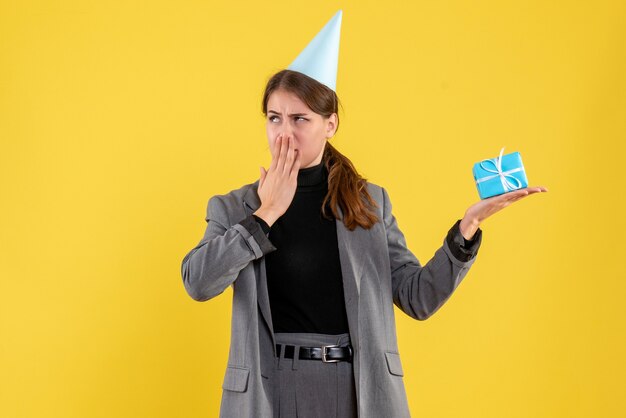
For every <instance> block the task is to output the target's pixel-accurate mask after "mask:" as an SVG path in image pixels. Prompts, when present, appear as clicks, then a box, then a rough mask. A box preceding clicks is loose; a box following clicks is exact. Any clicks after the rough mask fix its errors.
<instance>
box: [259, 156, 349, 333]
mask: <svg viewBox="0 0 626 418" xmlns="http://www.w3.org/2000/svg"><path fill="white" fill-rule="evenodd" d="M327 192H328V172H327V170H326V167H325V166H324V164H323V163H322V162H320V163H319V164H317V165H315V166H312V167H307V168H302V169H300V170H299V171H298V185H297V188H296V192H295V194H294V198H293V200H292V202H291V204H290V205H289V208H288V209H287V211H286V212H285V213H284V214H283V215H282V216H281V217H280V218H278V219H277V220H276V222H275V223H274V224H272V227H271V228H269V226H268V225H267V223H266V222H265V221H263V220H262V219H261V218H259V217H257V221H258V222H259V223H260V224H261V227H262V228H263V230H264V232H266V233H268V232H269V234H268V235H267V236H268V238H269V239H270V241H271V242H272V244H274V246H275V247H276V248H277V250H276V251H272V252H270V253H268V254H266V255H265V268H266V272H267V288H268V293H269V298H270V307H271V312H272V324H273V325H274V332H314V333H320V334H341V333H347V332H348V318H347V315H346V308H345V300H344V294H343V280H342V275H341V264H340V262H339V247H338V245H337V229H336V224H335V219H334V218H333V219H332V220H329V219H326V218H323V217H322V214H321V208H322V201H323V200H324V197H325V196H326V193H327ZM328 213H329V214H330V215H331V216H332V213H330V211H329V212H328ZM263 224H265V225H263Z"/></svg>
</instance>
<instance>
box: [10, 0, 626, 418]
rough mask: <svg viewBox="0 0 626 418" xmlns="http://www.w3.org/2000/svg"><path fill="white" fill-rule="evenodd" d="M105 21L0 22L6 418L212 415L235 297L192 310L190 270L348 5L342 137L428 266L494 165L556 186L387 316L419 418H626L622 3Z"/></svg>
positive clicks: (37, 15) (88, 10)
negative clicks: (226, 197)
mask: <svg viewBox="0 0 626 418" xmlns="http://www.w3.org/2000/svg"><path fill="white" fill-rule="evenodd" d="M99 3H102V4H100V5H98V4H96V2H78V1H62V0H61V1H55V2H32V1H22V2H14V1H2V2H1V3H0V196H1V204H0V416H2V417H6V418H21V417H63V418H74V417H75V418H84V417H107V418H109V417H120V418H121V417H133V418H138V417H151V418H153V417H186V418H191V417H209V416H217V410H218V407H219V399H220V395H221V388H220V386H221V382H222V378H223V373H224V370H225V366H226V360H227V357H226V356H227V353H228V343H229V332H230V329H229V326H230V317H231V313H230V307H231V297H232V291H231V289H229V290H227V291H226V292H225V293H224V294H222V295H221V296H220V297H218V298H215V299H213V300H211V301H209V302H206V303H198V302H195V301H193V300H192V299H191V298H190V297H189V296H188V295H187V294H186V293H185V290H184V288H183V285H182V279H181V276H180V263H181V260H182V258H183V256H184V255H185V254H186V253H187V251H189V250H190V249H191V248H193V247H194V246H195V245H196V244H197V242H198V241H199V240H200V238H201V236H202V234H203V232H204V227H205V222H204V216H205V208H206V203H207V200H208V198H209V197H210V196H212V195H214V194H217V193H226V192H228V191H230V190H232V189H235V188H238V187H240V186H241V185H243V184H246V183H250V182H253V181H255V180H256V179H257V178H258V175H259V166H261V165H263V166H264V167H268V166H269V163H270V154H269V151H268V147H267V142H266V138H265V128H264V120H263V117H262V115H261V112H260V101H261V93H262V90H263V87H264V82H265V81H266V80H267V78H268V77H269V76H270V75H271V74H272V73H273V72H274V71H277V70H279V69H281V68H283V67H286V66H287V65H288V64H289V63H290V62H291V60H292V59H293V58H295V56H296V55H297V54H298V53H299V52H300V51H301V50H302V49H303V48H304V46H305V45H306V44H307V43H308V41H309V40H310V39H311V38H312V37H313V36H314V35H315V34H316V33H317V32H318V31H319V30H320V29H321V27H322V26H323V24H325V22H327V21H328V19H330V18H331V17H332V16H333V14H334V13H335V12H336V11H337V10H338V9H340V8H341V9H343V11H344V15H343V26H342V39H341V49H340V61H339V73H338V78H337V90H338V93H339V96H340V99H341V100H342V102H343V106H344V110H343V111H342V112H341V113H340V117H341V127H340V130H339V133H338V135H337V136H336V137H335V138H334V139H333V140H332V141H333V142H334V144H335V146H337V147H338V148H339V149H340V150H341V151H342V152H343V153H344V154H345V155H347V156H348V157H349V158H351V160H352V161H353V162H354V164H355V165H356V167H357V168H358V169H359V170H360V172H361V173H362V174H363V175H364V176H365V177H366V178H368V179H369V180H370V181H372V182H374V183H377V184H380V185H383V186H384V187H386V188H387V190H388V191H389V193H390V196H391V198H392V199H393V204H394V212H395V214H396V216H397V218H398V222H399V225H400V227H401V229H402V230H403V231H404V232H405V234H406V237H407V241H408V243H409V246H410V248H411V249H412V250H413V252H414V253H415V254H416V256H417V257H418V258H419V259H420V261H422V262H423V263H426V262H427V261H428V260H429V259H430V257H432V255H433V253H434V251H435V250H436V249H437V248H438V247H439V246H440V245H441V244H442V243H443V238H444V236H445V234H446V232H447V230H448V228H449V227H450V226H452V224H453V223H454V221H455V220H456V219H458V218H460V217H462V216H463V213H464V211H465V209H466V208H467V207H469V206H470V205H471V204H472V203H474V202H476V201H478V199H479V197H478V193H477V191H476V188H475V186H474V183H473V178H472V174H471V168H472V165H473V164H474V163H475V162H476V161H479V160H481V159H483V158H493V157H495V156H497V155H498V153H499V151H500V148H501V147H503V146H504V147H506V148H505V152H506V153H508V152H513V151H519V152H520V153H521V154H522V158H523V161H524V164H525V167H526V170H527V173H528V178H529V180H530V183H531V185H532V186H537V185H543V186H547V187H548V188H549V190H550V191H549V192H548V193H544V194H536V195H532V196H529V197H527V198H526V199H523V200H521V201H519V202H517V203H515V204H514V205H512V206H510V207H508V208H506V209H504V210H503V211H502V212H499V213H497V214H496V215H494V216H493V217H492V218H489V219H487V220H486V221H485V222H484V223H483V224H482V225H481V228H482V229H483V231H484V232H483V234H484V235H483V244H482V247H481V249H480V252H479V255H478V259H477V261H476V263H475V264H474V266H473V267H472V269H471V270H470V272H469V274H468V276H467V277H466V278H465V280H464V281H463V283H462V284H461V285H460V287H459V288H458V289H457V291H456V292H455V293H454V295H453V296H452V298H451V299H450V300H449V301H448V303H446V304H445V305H444V306H443V307H442V308H441V310H440V311H438V312H437V313H436V314H435V315H434V316H433V317H432V318H430V319H429V320H428V321H424V322H417V321H414V320H412V319H411V318H409V317H408V316H405V315H404V314H402V313H401V311H399V310H397V309H396V318H397V324H398V340H399V344H400V353H401V355H402V360H403V365H404V368H405V372H406V373H405V384H406V388H407V392H408V396H409V402H410V407H411V411H412V414H413V415H414V416H416V417H429V418H433V417H494V418H495V417H498V418H500V417H617V416H621V414H622V413H623V411H624V408H625V407H626V403H625V402H624V396H623V391H624V384H623V376H624V374H625V373H626V367H625V365H624V360H623V358H624V355H625V354H626V352H625V351H626V350H625V346H624V335H625V331H626V330H625V328H626V327H625V326H624V319H625V309H624V296H625V295H624V290H625V289H626V281H625V280H626V277H624V276H625V275H624V268H623V264H622V263H623V258H624V255H623V251H624V244H623V243H624V236H625V235H624V233H625V232H626V230H625V228H624V213H625V207H624V206H625V204H624V198H623V196H624V193H623V190H622V189H623V186H624V184H625V180H626V178H625V176H624V171H623V169H622V161H624V159H625V158H626V157H625V154H624V151H625V150H626V147H625V146H624V142H625V139H626V138H625V133H626V81H625V78H624V75H625V74H626V58H625V56H626V55H625V54H626V46H625V45H626V44H625V42H624V39H626V26H625V25H624V21H625V18H626V4H625V3H624V2H623V1H621V0H615V1H608V0H605V1H595V2H572V1H553V2H549V1H548V2H547V1H544V0H532V1H519V2H502V1H495V0H494V1H449V2H431V1H428V2H426V1H424V2H408V1H407V2H393V1H385V2H366V1H362V0H361V1H345V2H333V1H327V2H320V1H316V2H305V3H294V2H292V1H272V2H250V3H249V4H244V3H241V2H233V3H230V4H229V5H226V2H219V3H218V2H215V4H213V3H211V2H206V1H204V2H200V1H186V2H163V1H160V2H158V1H150V2H137V1H128V0H125V1H107V2H99ZM585 3H586V4H585Z"/></svg>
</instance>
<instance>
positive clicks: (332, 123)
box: [326, 113, 337, 138]
mask: <svg viewBox="0 0 626 418" xmlns="http://www.w3.org/2000/svg"><path fill="white" fill-rule="evenodd" d="M335 132H337V114H336V113H333V114H332V115H330V116H329V117H328V118H327V120H326V138H332V137H333V136H334V135H335Z"/></svg>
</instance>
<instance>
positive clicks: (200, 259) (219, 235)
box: [181, 196, 276, 302]
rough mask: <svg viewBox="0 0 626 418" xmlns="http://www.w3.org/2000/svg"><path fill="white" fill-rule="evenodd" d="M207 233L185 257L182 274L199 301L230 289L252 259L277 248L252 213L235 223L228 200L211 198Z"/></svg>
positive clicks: (216, 197)
mask: <svg viewBox="0 0 626 418" xmlns="http://www.w3.org/2000/svg"><path fill="white" fill-rule="evenodd" d="M205 221H206V222H207V226H206V230H205V232H204V237H203V238H202V239H201V240H200V242H199V243H198V245H196V246H195V247H194V248H193V249H192V250H191V251H189V252H188V253H187V255H185V257H184V258H183V262H182V266H181V274H182V278H183V284H184V286H185V290H186V291H187V293H188V294H189V295H190V296H191V298H192V299H194V300H197V301H199V302H203V301H206V300H209V299H211V298H213V297H215V296H217V295H219V294H221V293H222V292H224V290H226V288H227V287H228V286H230V285H231V284H232V283H233V282H234V281H235V279H236V278H237V276H238V275H239V272H240V271H241V270H242V269H243V268H244V267H246V266H247V265H248V264H249V263H250V262H251V261H253V260H256V259H258V258H261V257H263V256H264V255H265V254H267V253H269V252H272V251H274V250H276V247H275V246H274V245H273V244H272V242H271V241H270V240H269V238H268V236H267V234H265V233H264V231H263V229H262V228H261V225H260V224H259V222H257V220H256V219H255V218H254V215H249V216H247V217H246V218H244V219H242V220H240V221H239V222H238V223H236V224H233V225H231V226H228V225H229V222H228V214H227V212H226V209H225V206H224V203H223V202H222V200H221V199H220V198H219V197H218V196H213V197H211V198H210V199H209V202H208V205H207V214H206V217H205Z"/></svg>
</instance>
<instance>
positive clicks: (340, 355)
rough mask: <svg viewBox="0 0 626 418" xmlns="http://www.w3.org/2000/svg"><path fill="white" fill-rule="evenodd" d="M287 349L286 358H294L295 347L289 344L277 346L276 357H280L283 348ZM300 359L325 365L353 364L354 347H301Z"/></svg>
mask: <svg viewBox="0 0 626 418" xmlns="http://www.w3.org/2000/svg"><path fill="white" fill-rule="evenodd" d="M283 346H284V347H285V355H284V357H285V358H293V354H294V351H295V346H293V345H289V344H276V356H277V357H280V352H281V348H282V347H283ZM298 358H299V359H303V360H322V361H323V362H324V363H335V362H337V361H347V362H350V363H351V362H352V346H351V345H348V346H344V347H339V346H338V345H324V346H321V347H300V355H299V356H298Z"/></svg>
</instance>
